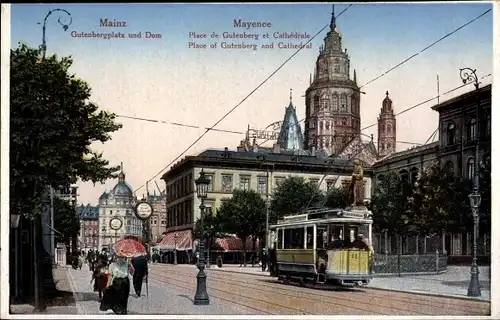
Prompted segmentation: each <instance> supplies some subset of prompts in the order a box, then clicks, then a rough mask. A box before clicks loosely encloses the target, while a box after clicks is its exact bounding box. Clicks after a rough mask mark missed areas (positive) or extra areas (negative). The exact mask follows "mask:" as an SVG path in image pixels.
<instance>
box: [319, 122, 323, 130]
mask: <svg viewBox="0 0 500 320" xmlns="http://www.w3.org/2000/svg"><path fill="white" fill-rule="evenodd" d="M319 132H320V133H323V121H320V122H319Z"/></svg>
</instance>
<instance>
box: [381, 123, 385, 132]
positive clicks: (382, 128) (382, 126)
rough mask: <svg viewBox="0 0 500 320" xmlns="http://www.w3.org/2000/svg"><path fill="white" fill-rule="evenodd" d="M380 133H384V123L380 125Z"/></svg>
mask: <svg viewBox="0 0 500 320" xmlns="http://www.w3.org/2000/svg"><path fill="white" fill-rule="evenodd" d="M380 133H385V125H383V124H381V125H380Z"/></svg>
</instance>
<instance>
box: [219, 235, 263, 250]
mask: <svg viewBox="0 0 500 320" xmlns="http://www.w3.org/2000/svg"><path fill="white" fill-rule="evenodd" d="M245 245H246V250H247V251H251V250H252V249H253V241H252V237H248V238H247V241H246V242H245ZM215 246H217V247H220V248H221V249H222V250H224V251H243V242H242V241H241V239H240V238H238V237H237V236H229V237H223V238H217V240H216V241H215ZM255 248H259V239H257V241H256V242H255ZM213 249H216V248H213Z"/></svg>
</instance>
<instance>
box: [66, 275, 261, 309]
mask: <svg viewBox="0 0 500 320" xmlns="http://www.w3.org/2000/svg"><path fill="white" fill-rule="evenodd" d="M67 270H68V277H69V278H70V284H71V285H72V287H73V288H72V289H73V291H74V292H76V297H75V298H76V306H77V310H78V314H80V315H95V314H107V313H112V312H111V311H109V312H103V311H99V302H98V295H97V293H95V292H93V290H92V289H93V285H92V284H90V271H88V269H86V268H82V270H74V269H70V268H68V269H67ZM130 290H131V293H130V298H129V300H128V301H129V302H128V314H129V315H137V314H142V315H144V314H161V315H169V314H170V315H172V314H179V315H197V314H198V315H199V314H226V315H230V314H240V315H245V314H247V315H248V314H260V313H259V312H257V311H256V310H253V309H251V308H245V307H244V306H240V305H232V304H230V303H227V302H226V301H223V300H220V299H217V298H216V297H211V301H210V305H208V306H194V305H193V302H192V299H193V296H194V293H195V291H194V290H191V289H189V287H188V288H187V289H186V288H183V287H181V286H177V285H170V284H169V283H166V282H164V281H162V280H161V279H160V278H159V277H156V276H153V277H152V279H150V281H149V296H146V287H145V284H144V287H143V292H142V296H141V297H140V298H137V296H136V294H135V292H133V288H132V286H131V289H130Z"/></svg>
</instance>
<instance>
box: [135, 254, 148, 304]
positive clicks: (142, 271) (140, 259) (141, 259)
mask: <svg viewBox="0 0 500 320" xmlns="http://www.w3.org/2000/svg"><path fill="white" fill-rule="evenodd" d="M131 263H132V267H133V269H134V272H133V276H132V283H133V285H134V290H135V293H136V294H137V298H140V297H141V292H142V282H143V281H144V280H146V281H147V277H148V260H147V258H146V255H145V254H140V255H137V256H135V257H133V258H132V260H131Z"/></svg>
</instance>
